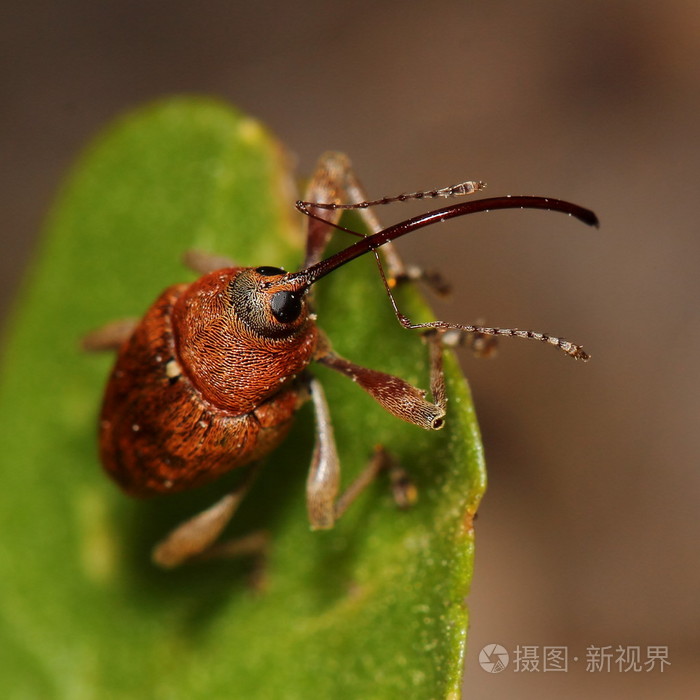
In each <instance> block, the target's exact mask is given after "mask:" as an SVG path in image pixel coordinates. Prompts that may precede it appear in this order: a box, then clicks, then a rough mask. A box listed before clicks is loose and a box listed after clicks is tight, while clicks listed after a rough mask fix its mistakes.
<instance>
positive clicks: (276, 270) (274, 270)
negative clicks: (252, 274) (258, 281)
mask: <svg viewBox="0 0 700 700" xmlns="http://www.w3.org/2000/svg"><path fill="white" fill-rule="evenodd" d="M255 271H256V272H257V273H258V274H259V275H262V276H263V277H274V276H275V275H285V274H287V273H286V270H283V269H282V268H281V267H269V266H263V267H256V268H255Z"/></svg>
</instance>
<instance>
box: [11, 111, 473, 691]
mask: <svg viewBox="0 0 700 700" xmlns="http://www.w3.org/2000/svg"><path fill="white" fill-rule="evenodd" d="M292 199H293V188H292V187H291V186H290V176H289V174H288V172H287V170H286V163H285V158H284V154H283V153H282V152H281V149H280V147H279V146H278V145H277V144H276V142H275V141H274V140H273V139H272V138H271V137H270V136H269V135H267V134H266V132H265V131H264V130H263V128H262V127H261V126H260V125H259V124H257V123H256V122H254V121H253V120H251V119H250V118H248V117H246V116H243V115H241V114H239V113H237V112H235V111H233V110H232V109H231V108H229V107H227V106H224V105H221V104H219V103H216V102H212V101H206V100H195V99H192V100H190V99H178V100H173V101H167V102H163V103H159V104H156V105H153V106H150V107H148V108H146V109H142V110H140V111H138V112H136V113H134V114H131V115H129V116H128V117H127V118H125V119H123V120H121V121H120V122H119V123H117V124H116V125H115V126H114V127H112V128H111V129H109V130H108V131H107V132H106V133H105V134H104V135H103V136H101V137H100V138H99V139H97V141H96V143H95V144H93V146H92V147H91V148H90V149H89V150H88V152H87V154H86V155H85V156H84V157H83V158H82V160H81V161H80V163H79V165H78V167H77V168H76V170H75V171H74V172H73V174H72V176H71V177H70V178H69V181H68V184H67V186H66V188H65V190H64V191H63V193H62V194H61V196H60V198H59V202H58V204H57V206H56V208H55V209H54V211H53V213H52V215H51V216H50V218H49V222H48V225H47V231H46V235H45V237H44V239H43V243H42V246H41V250H40V255H39V256H38V258H37V262H36V264H35V265H34V267H33V269H32V270H31V275H30V278H29V281H28V283H27V285H26V286H25V289H24V292H23V294H22V298H21V300H20V304H19V306H18V312H17V314H16V316H15V318H14V320H13V323H12V324H11V325H12V328H11V332H10V333H9V342H8V344H7V347H6V349H5V353H4V363H3V374H2V380H1V382H0V425H2V434H3V437H2V459H3V462H4V468H3V471H2V476H3V488H2V496H1V497H2V504H1V505H0V527H1V528H2V533H3V546H2V548H0V600H1V601H2V608H1V614H0V649H1V650H2V652H1V653H0V678H1V679H2V686H3V696H4V697H11V698H71V700H73V699H75V698H127V697H129V698H132V697H143V698H166V697H167V698H188V699H189V698H234V697H235V698H239V697H240V698H310V697H314V698H345V697H347V698H396V697H400V695H401V694H405V695H406V696H408V697H411V698H445V697H457V696H458V695H459V688H460V682H461V672H462V664H463V653H464V646H465V640H466V629H467V612H466V608H465V604H464V598H465V595H466V594H467V590H468V586H469V581H470V578H471V569H472V556H473V531H472V528H471V521H472V517H473V514H474V513H475V511H476V507H477V504H478V502H479V499H480V497H481V495H482V493H483V489H484V483H485V479H484V471H483V463H482V451H481V446H480V443H479V436H478V428H477V425H476V420H475V417H474V413H473V409H472V406H471V403H470V398H469V392H468V389H467V387H466V384H465V382H464V380H463V379H462V378H461V376H460V374H459V371H458V368H457V365H456V363H455V361H454V359H453V358H452V357H451V356H450V357H447V358H446V361H447V371H448V391H449V397H450V402H449V407H448V409H449V410H448V422H447V427H446V428H445V429H444V430H442V431H439V432H435V433H428V432H426V431H423V430H421V429H419V428H417V427H415V426H412V425H408V424H404V423H402V422H401V421H399V420H398V419H396V418H393V417H392V416H390V415H388V414H386V413H384V412H383V411H382V409H381V408H379V406H378V405H376V404H375V403H374V402H373V401H372V400H371V398H369V397H368V396H367V395H366V394H364V392H362V391H361V390H360V389H358V388H357V387H356V386H354V385H353V384H352V383H351V382H349V381H347V380H346V379H345V378H343V377H341V376H338V375H335V374H334V373H332V372H329V371H324V369H323V368H318V370H317V371H316V370H314V371H315V372H316V374H317V376H319V377H320V378H321V380H322V381H323V382H324V385H325V387H326V391H327V394H328V399H329V402H330V406H331V411H332V413H333V417H334V424H335V429H336V437H337V441H338V447H339V451H340V455H341V460H342V464H343V474H344V481H345V483H348V482H349V481H350V480H351V479H352V477H353V475H355V474H357V473H358V472H359V470H361V469H362V467H363V465H364V464H365V462H366V460H367V459H368V457H369V456H370V454H371V452H372V449H373V447H374V445H376V444H378V443H381V444H383V445H385V446H386V447H387V448H389V449H390V450H391V451H392V452H393V453H394V454H395V455H396V456H397V457H398V458H399V459H400V460H401V462H402V464H403V465H404V466H405V467H406V469H407V470H408V471H409V473H410V474H411V475H412V477H413V478H414V480H415V482H416V484H417V486H418V488H419V490H420V500H419V502H418V504H417V505H416V506H415V507H414V508H413V509H411V510H409V511H406V512H400V511H397V510H396V508H395V506H394V504H393V502H392V499H391V497H390V495H389V493H388V488H387V487H386V484H385V483H384V482H383V481H380V482H378V483H377V484H374V485H372V486H371V487H370V488H369V489H368V490H367V492H366V493H364V494H363V495H362V496H361V497H360V498H359V499H358V501H357V502H356V503H354V504H353V505H352V507H351V508H350V510H349V511H348V513H347V514H346V515H345V517H344V518H343V519H342V520H341V521H340V522H339V523H338V525H337V526H336V528H335V529H333V530H331V531H328V532H311V531H310V530H309V527H308V523H307V519H306V511H305V503H304V482H305V473H306V470H307V468H308V465H309V462H310V457H311V449H312V444H313V417H312V413H311V410H310V407H309V406H306V407H304V408H303V409H302V410H301V411H300V414H299V417H298V420H297V421H296V423H295V428H294V430H293V433H292V435H291V436H290V438H289V439H288V440H287V441H286V442H285V444H284V446H283V447H281V448H280V449H279V450H277V451H276V452H275V453H274V454H272V455H271V456H270V457H269V459H268V460H267V462H268V463H267V465H266V467H265V470H264V475H263V477H262V478H261V479H260V481H259V482H258V483H257V484H256V486H255V488H254V489H253V492H252V493H251V494H250V495H249V496H248V499H247V500H246V501H245V502H244V505H243V506H242V508H241V512H240V513H239V515H237V517H236V519H235V520H234V523H233V524H232V527H231V532H232V534H234V535H235V534H239V533H246V532H248V531H250V530H251V529H254V528H266V529H268V530H269V532H270V534H271V538H272V551H271V554H270V559H269V567H268V570H267V587H266V589H265V590H264V591H263V592H261V593H256V592H254V591H253V590H252V589H251V588H250V587H249V586H248V584H247V574H248V573H249V571H250V566H251V563H250V561H245V560H240V561H228V562H226V561H224V562H222V561H219V562H211V563H208V564H201V565H197V566H194V565H193V566H189V567H183V568H182V569H181V570H176V571H171V572H164V571H160V570H157V569H156V568H154V567H153V566H152V565H151V563H150V561H149V550H150V548H151V546H152V545H153V544H154V543H155V542H156V541H157V540H158V539H159V538H160V537H161V536H163V535H164V534H165V533H166V532H167V531H168V530H169V529H170V528H171V527H173V526H174V525H175V524H177V523H178V522H179V521H181V520H184V519H185V518H187V517H189V516H190V515H193V514H194V513H195V512H198V510H199V509H201V508H203V507H206V506H207V505H209V504H211V503H212V502H213V501H214V500H215V499H216V498H217V495H219V494H221V493H223V491H224V489H225V488H226V480H227V479H228V477H225V478H224V479H223V480H222V481H220V482H218V483H216V484H212V485H210V486H208V487H205V488H204V489H199V490H197V491H195V492H191V493H185V494H178V495H174V496H168V497H164V498H158V499H154V500H152V501H146V502H137V501H133V500H130V499H129V498H127V497H126V496H124V495H123V494H122V493H121V492H120V491H119V490H118V489H117V488H116V487H115V486H114V485H113V484H112V483H110V481H109V480H108V479H107V478H105V476H104V475H103V474H102V471H101V469H100V466H99V464H98V461H97V456H96V437H95V434H96V415H97V412H98V410H99V403H100V396H101V392H102V390H103V387H104V383H105V381H106V377H107V373H108V371H109V367H110V365H111V362H112V358H111V357H108V356H107V355H88V354H84V353H82V352H81V351H80V349H79V342H80V338H81V336H83V335H84V334H85V333H86V332H88V331H89V330H91V329H94V328H96V327H99V326H101V325H103V324H104V323H105V322H107V321H110V320H113V319H117V318H122V317H128V316H138V315H141V314H143V313H144V311H145V309H146V308H147V307H148V305H149V304H150V303H151V302H152V301H153V300H154V299H155V297H156V295H157V294H158V293H159V292H160V291H161V290H162V289H163V288H165V287H166V286H168V285H170V284H173V283H175V282H178V281H183V280H187V279H192V275H191V273H189V272H188V271H186V270H185V269H184V267H183V266H182V264H181V262H180V259H181V254H182V252H183V251H185V250H186V249H189V248H198V249H202V250H207V251H211V252H216V253H219V254H223V255H228V256H230V257H232V258H234V259H235V260H237V261H239V262H241V263H244V264H251V265H276V266H284V267H287V268H288V269H293V268H294V267H295V266H297V265H298V264H299V261H300V259H301V252H300V250H301V245H302V242H303V222H302V221H301V216H300V215H298V214H296V212H295V211H294V208H293V204H292ZM423 235H426V236H428V235H430V234H429V233H427V232H426V233H425V234H423ZM340 236H342V234H338V237H340ZM341 242H342V241H341ZM318 287H319V289H318V290H317V294H318V302H319V325H321V327H322V328H324V330H326V331H327V333H328V335H329V336H330V338H331V339H332V342H333V343H334V345H335V347H336V349H337V351H338V352H340V353H341V354H343V355H345V356H346V357H348V358H349V359H352V360H354V361H356V362H359V363H361V364H363V365H366V366H369V367H373V368H376V369H382V370H384V371H388V372H392V373H395V374H397V375H400V376H402V377H403V378H405V379H407V380H408V381H410V382H412V383H415V384H417V385H419V386H423V387H427V382H428V376H427V352H426V349H425V347H424V346H423V344H422V343H421V341H420V338H419V335H418V334H417V333H411V332H409V331H405V330H402V329H401V328H400V327H399V325H398V324H397V323H396V321H395V319H394V317H393V315H392V312H391V309H390V306H389V302H388V299H387V298H386V295H385V294H384V291H383V289H382V286H381V282H380V280H379V277H378V275H377V272H376V268H374V264H373V260H372V259H371V256H365V258H364V259H361V260H358V261H356V262H353V263H352V264H350V265H348V266H346V267H344V268H342V269H341V270H339V271H337V272H335V273H334V274H333V275H331V276H330V277H329V278H328V279H327V280H324V281H322V282H320V283H319V285H318ZM399 303H400V304H401V305H402V307H403V309H404V310H405V311H406V312H407V313H409V314H410V315H412V316H414V317H420V316H424V315H425V314H426V313H427V311H426V308H425V307H424V306H423V303H422V302H421V301H420V300H419V298H418V295H417V293H416V292H415V291H414V290H411V289H401V290H399ZM232 476H235V475H232Z"/></svg>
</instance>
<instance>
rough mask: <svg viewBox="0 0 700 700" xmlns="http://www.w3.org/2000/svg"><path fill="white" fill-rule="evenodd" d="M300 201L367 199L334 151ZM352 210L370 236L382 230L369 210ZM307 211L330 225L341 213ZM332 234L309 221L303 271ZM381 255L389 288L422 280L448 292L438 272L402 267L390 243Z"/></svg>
mask: <svg viewBox="0 0 700 700" xmlns="http://www.w3.org/2000/svg"><path fill="white" fill-rule="evenodd" d="M304 198H305V201H307V202H319V203H322V204H329V203H337V204H359V203H360V202H366V201H367V199H368V197H367V193H366V192H365V190H364V188H363V187H362V184H361V183H360V181H359V180H358V178H357V176H356V175H355V172H354V170H353V167H352V164H351V162H350V159H349V158H348V157H347V156H346V155H345V154H344V153H338V152H334V151H329V152H327V153H324V154H323V155H322V156H321V158H320V159H319V161H318V164H317V166H316V170H315V172H314V175H313V177H312V178H311V181H310V182H309V185H308V187H307V189H306V193H305V196H304ZM356 211H357V213H358V215H359V216H360V218H361V219H362V221H363V223H364V224H365V226H367V228H368V229H369V230H370V231H371V233H377V232H379V231H381V230H382V225H381V224H380V223H379V219H378V218H377V217H376V216H375V214H374V211H373V210H372V209H371V208H369V207H362V208H358V209H357V210H356ZM309 212H310V213H311V214H314V215H315V216H319V217H321V218H322V219H325V220H326V221H329V222H332V223H334V224H337V223H338V221H339V219H340V216H341V213H342V212H341V211H340V210H338V209H335V210H328V209H321V208H320V207H313V206H311V207H309ZM332 233H333V227H332V225H331V224H326V223H323V222H322V221H318V219H313V218H309V222H308V232H307V237H306V259H305V261H304V268H307V267H309V266H310V265H313V264H314V263H317V262H318V261H319V260H321V258H322V257H323V252H324V250H325V248H326V245H327V244H328V241H329V240H330V237H331V234H332ZM382 254H383V256H384V260H385V261H386V264H387V267H388V272H389V280H390V284H391V285H392V286H394V285H395V284H396V282H398V281H403V280H413V281H415V280H422V281H423V282H425V283H426V284H427V285H428V286H429V287H430V288H431V289H432V290H433V291H435V292H436V293H437V294H440V295H445V294H448V293H449V291H450V287H449V284H448V283H447V282H446V281H445V280H444V279H443V278H442V277H441V276H440V274H439V273H437V272H435V271H424V270H422V269H421V268H419V267H416V266H414V265H410V266H408V265H406V264H405V263H404V262H403V260H402V258H401V256H400V255H399V252H398V250H397V249H396V246H394V244H393V243H391V242H389V243H386V244H385V245H383V246H382Z"/></svg>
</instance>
